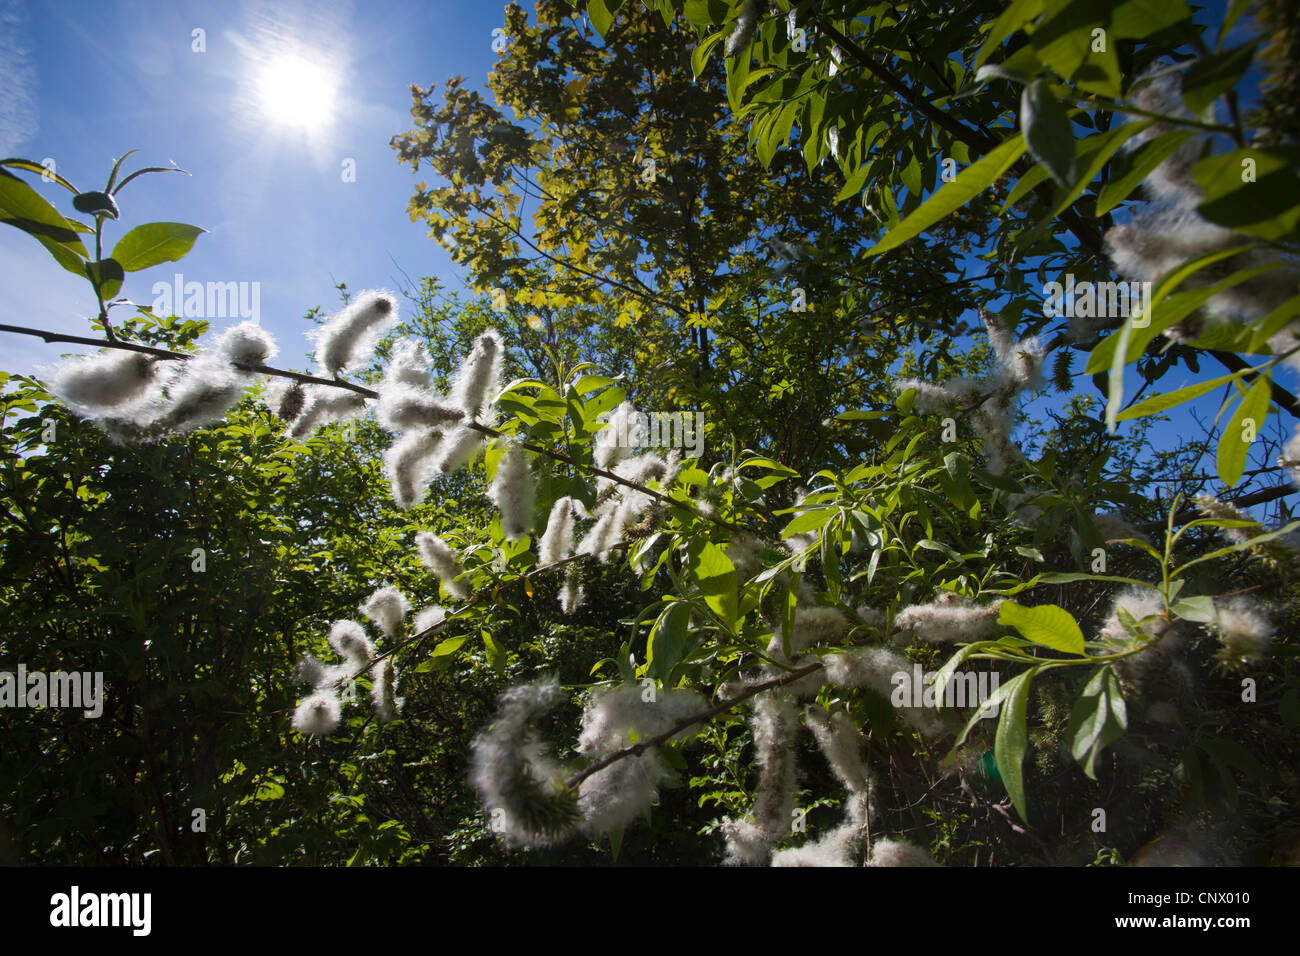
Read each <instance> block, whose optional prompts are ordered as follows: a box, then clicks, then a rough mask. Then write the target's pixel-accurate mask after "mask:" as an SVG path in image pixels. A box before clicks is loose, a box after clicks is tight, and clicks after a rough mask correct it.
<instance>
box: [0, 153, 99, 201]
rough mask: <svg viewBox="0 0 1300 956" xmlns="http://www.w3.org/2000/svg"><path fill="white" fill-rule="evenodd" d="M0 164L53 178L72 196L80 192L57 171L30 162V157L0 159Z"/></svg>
mask: <svg viewBox="0 0 1300 956" xmlns="http://www.w3.org/2000/svg"><path fill="white" fill-rule="evenodd" d="M0 166H12V167H13V168H14V169H25V170H27V171H28V172H29V173H40V174H41V177H42V178H44V179H50V180H53V181H54V182H56V183H58V184H59V185H60V186H62V187H63V188H64V189H66V190H68V192H70V193H72V194H73V195H74V196H75V195H76V194H77V193H79V192H81V190H79V189H78V188H77V187H76V186H74V185H72V183H70V182H68V181H67V180H66V179H64V178H63V177H62V176H60V175H59V174H58V173H56V172H52V171H51V170H50V169H49V168H48V167H47V166H43V165H42V164H40V163H36V162H32V161H31V160H30V159H18V158H16V157H11V158H9V159H0Z"/></svg>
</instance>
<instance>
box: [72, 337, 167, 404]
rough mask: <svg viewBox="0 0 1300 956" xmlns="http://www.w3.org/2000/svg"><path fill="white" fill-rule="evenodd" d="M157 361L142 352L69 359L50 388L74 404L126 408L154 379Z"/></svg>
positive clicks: (106, 353) (135, 400)
mask: <svg viewBox="0 0 1300 956" xmlns="http://www.w3.org/2000/svg"><path fill="white" fill-rule="evenodd" d="M155 365H156V362H155V360H154V359H152V358H150V357H149V356H148V355H145V354H143V353H141V352H119V351H109V352H102V353H100V354H99V355H87V356H82V357H80V358H73V359H68V360H67V361H65V362H63V363H62V364H60V365H59V366H58V367H57V368H56V369H55V370H54V373H53V376H52V382H51V385H50V391H51V392H53V393H54V394H55V395H57V396H58V397H59V398H61V399H62V400H63V401H64V402H66V403H67V404H68V405H71V406H73V407H74V408H76V407H79V408H83V409H90V410H95V409H107V408H113V409H118V410H119V411H123V410H125V409H126V408H129V407H130V406H131V405H133V404H134V403H136V402H137V401H139V400H140V399H142V398H143V397H144V396H145V395H146V394H147V393H148V391H149V387H150V386H151V385H153V384H154V383H155V368H154V366H155Z"/></svg>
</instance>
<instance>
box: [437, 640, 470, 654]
mask: <svg viewBox="0 0 1300 956" xmlns="http://www.w3.org/2000/svg"><path fill="white" fill-rule="evenodd" d="M464 643H465V638H463V637H449V638H447V639H446V640H444V641H439V642H438V646H437V647H435V648H434V649H433V653H432V654H431V655H430V656H431V657H446V656H447V655H448V654H454V653H456V651H458V650H460V646H461V645H462V644H464Z"/></svg>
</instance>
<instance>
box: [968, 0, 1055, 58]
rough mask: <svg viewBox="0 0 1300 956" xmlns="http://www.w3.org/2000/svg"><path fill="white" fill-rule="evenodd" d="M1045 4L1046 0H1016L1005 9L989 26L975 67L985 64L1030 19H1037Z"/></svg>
mask: <svg viewBox="0 0 1300 956" xmlns="http://www.w3.org/2000/svg"><path fill="white" fill-rule="evenodd" d="M1044 4H1045V0H1014V2H1013V3H1012V4H1011V5H1010V6H1008V7H1007V8H1006V9H1005V10H1003V11H1002V13H1001V14H999V15H998V18H997V19H996V20H994V21H993V26H992V27H990V28H989V35H988V36H987V37H986V38H985V39H984V45H983V46H981V47H980V51H979V53H978V54H977V55H976V57H975V64H974V65H975V67H976V68H977V69H978V68H979V67H981V66H983V65H984V61H985V60H987V59H988V58H989V54H991V53H992V52H993V51H994V50H996V49H997V48H998V44H1000V43H1001V42H1002V41H1003V40H1005V39H1006V38H1007V37H1009V36H1011V34H1013V33H1015V32H1016V31H1017V30H1019V29H1020V28H1021V27H1023V26H1024V25H1025V24H1026V23H1028V22H1029V21H1031V20H1035V19H1037V18H1038V16H1039V14H1041V13H1042V12H1043V6H1044Z"/></svg>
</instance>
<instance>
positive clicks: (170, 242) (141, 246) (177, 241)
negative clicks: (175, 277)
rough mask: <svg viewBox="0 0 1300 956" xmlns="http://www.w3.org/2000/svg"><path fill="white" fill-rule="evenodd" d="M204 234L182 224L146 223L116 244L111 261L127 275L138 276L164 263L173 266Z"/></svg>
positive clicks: (195, 227) (203, 230) (196, 227)
mask: <svg viewBox="0 0 1300 956" xmlns="http://www.w3.org/2000/svg"><path fill="white" fill-rule="evenodd" d="M206 231H207V230H205V229H200V228H199V227H198V226H189V225H186V224H185V223H183V222H149V223H145V224H144V225H142V226H136V227H135V228H134V229H132V230H131V231H130V232H128V233H127V234H126V235H125V236H123V237H122V238H121V239H119V240H118V243H117V245H116V246H114V247H113V253H112V257H113V258H114V259H116V260H117V261H118V262H120V263H121V264H122V268H123V269H125V270H126V271H127V272H139V271H140V270H141V269H148V268H149V267H150V266H156V265H159V264H161V263H163V262H175V261H177V260H179V259H181V258H183V257H184V256H185V254H186V253H187V252H189V251H190V249H192V248H193V247H194V241H195V240H196V239H198V237H199V236H200V235H202V234H203V233H204V232H206Z"/></svg>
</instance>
